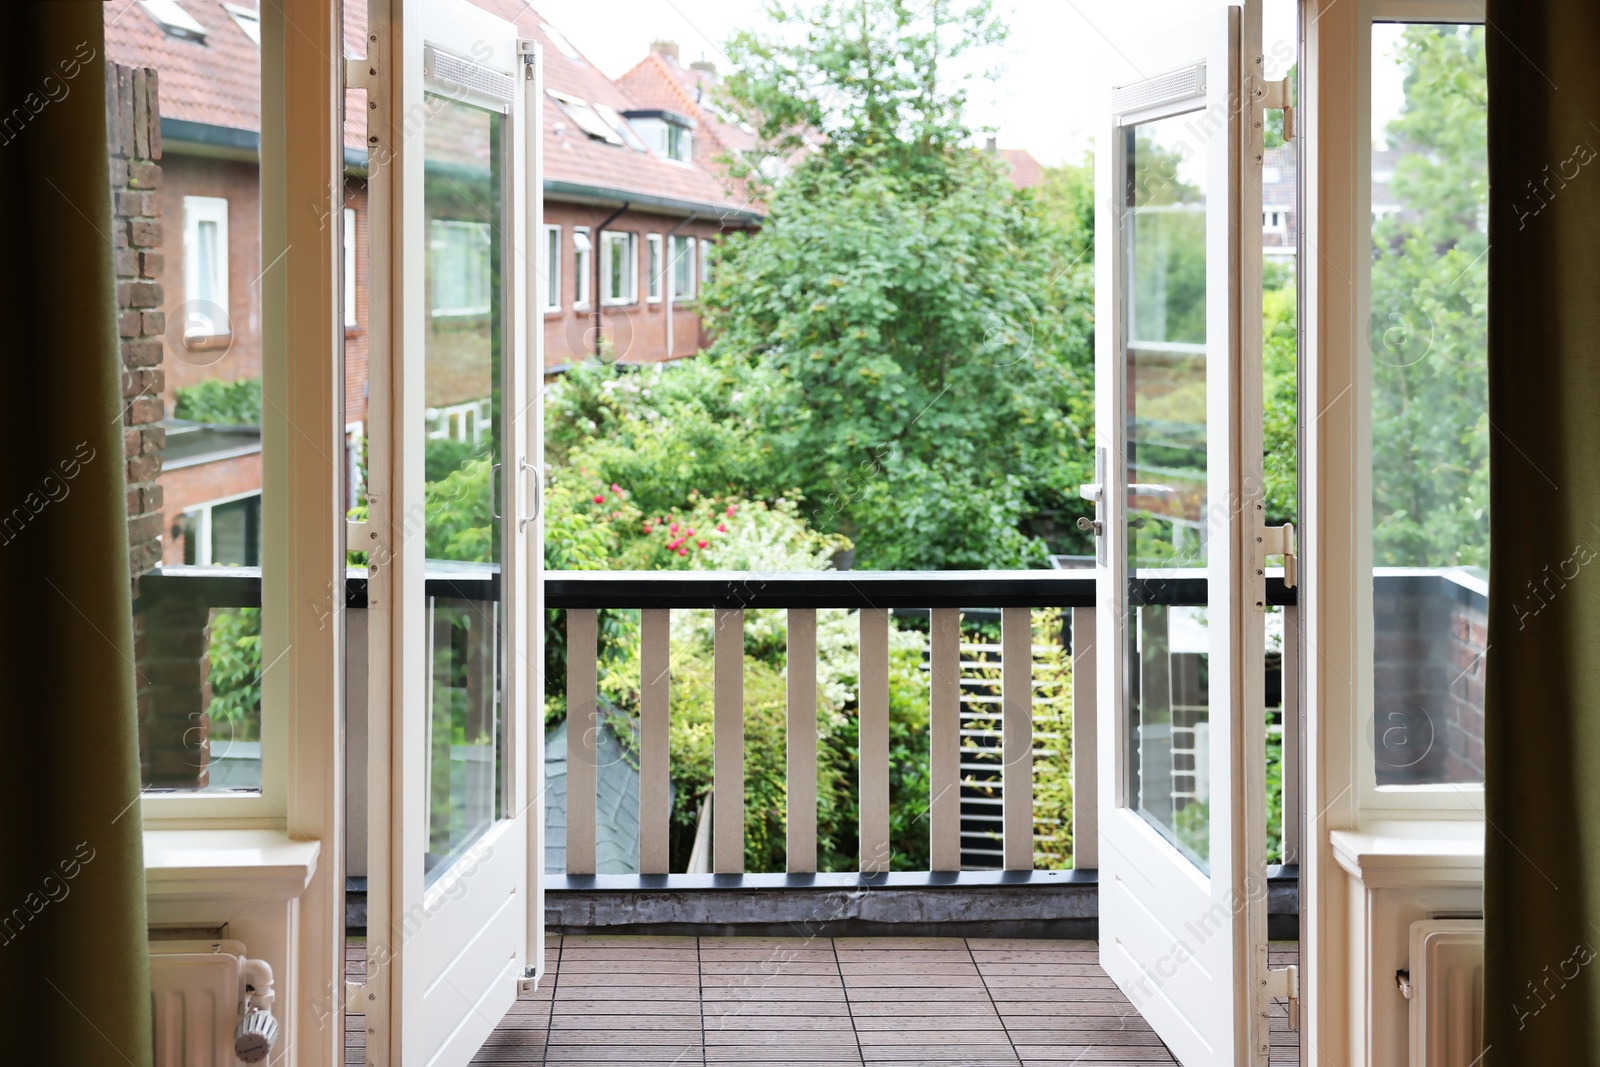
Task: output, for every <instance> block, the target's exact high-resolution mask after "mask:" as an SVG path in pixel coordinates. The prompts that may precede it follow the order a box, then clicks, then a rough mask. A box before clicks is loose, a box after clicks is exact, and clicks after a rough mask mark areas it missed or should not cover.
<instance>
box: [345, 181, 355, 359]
mask: <svg viewBox="0 0 1600 1067" xmlns="http://www.w3.org/2000/svg"><path fill="white" fill-rule="evenodd" d="M343 271H344V326H345V329H347V330H353V329H355V326H356V209H355V208H353V207H347V208H345V209H344V259H343Z"/></svg>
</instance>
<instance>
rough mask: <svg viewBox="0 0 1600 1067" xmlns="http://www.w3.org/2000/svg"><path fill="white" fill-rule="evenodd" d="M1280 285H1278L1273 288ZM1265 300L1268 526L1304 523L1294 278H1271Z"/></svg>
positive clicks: (1264, 371) (1264, 349) (1263, 324)
mask: <svg viewBox="0 0 1600 1067" xmlns="http://www.w3.org/2000/svg"><path fill="white" fill-rule="evenodd" d="M1272 282H1278V283H1279V284H1278V285H1277V286H1273V285H1271V283H1272ZM1268 283H1269V286H1268V288H1267V291H1266V293H1265V295H1264V297H1263V300H1262V320H1263V321H1262V361H1263V366H1262V371H1263V382H1262V391H1263V396H1264V399H1265V401H1266V412H1265V423H1264V426H1263V435H1262V436H1263V441H1262V444H1263V452H1262V457H1261V462H1262V469H1263V472H1264V473H1265V475H1266V497H1267V522H1268V523H1271V524H1274V525H1276V524H1280V523H1285V522H1297V521H1299V514H1300V510H1299V498H1298V493H1299V490H1300V472H1299V464H1298V461H1297V457H1298V455H1299V426H1300V406H1299V405H1300V397H1299V391H1300V390H1299V382H1298V379H1297V362H1298V361H1297V359H1296V355H1295V349H1296V344H1297V342H1296V331H1295V290H1294V284H1293V278H1284V277H1282V276H1281V275H1280V276H1279V277H1269V278H1268Z"/></svg>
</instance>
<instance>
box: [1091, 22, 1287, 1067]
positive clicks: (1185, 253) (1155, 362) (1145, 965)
mask: <svg viewBox="0 0 1600 1067" xmlns="http://www.w3.org/2000/svg"><path fill="white" fill-rule="evenodd" d="M1260 26H1261V14H1260V6H1259V0H1247V3H1246V5H1245V6H1244V7H1236V6H1225V5H1223V4H1218V5H1217V6H1216V7H1215V8H1214V9H1212V10H1209V11H1205V12H1203V13H1202V14H1201V15H1199V16H1198V17H1196V18H1195V19H1194V20H1193V21H1190V22H1186V23H1183V24H1181V25H1176V26H1173V27H1171V28H1170V29H1168V30H1166V31H1165V32H1163V33H1161V34H1160V35H1159V36H1158V37H1155V38H1153V39H1151V40H1148V41H1146V42H1144V43H1142V44H1141V45H1139V46H1138V47H1136V48H1134V49H1131V50H1129V51H1128V52H1127V54H1126V55H1124V56H1122V57H1121V58H1122V59H1124V60H1125V61H1126V64H1127V69H1128V70H1129V73H1128V74H1127V75H1126V76H1124V77H1122V78H1120V79H1119V80H1118V82H1117V83H1116V84H1115V85H1114V86H1113V87H1112V91H1111V112H1112V115H1111V118H1110V122H1109V123H1108V127H1107V133H1108V134H1109V135H1110V136H1109V139H1108V140H1107V141H1104V142H1101V146H1100V149H1099V151H1098V152H1097V153H1096V155H1097V172H1096V181H1097V189H1098V200H1099V206H1098V215H1097V231H1096V232H1097V234H1098V241H1099V249H1098V252H1097V258H1098V263H1097V278H1096V281H1097V285H1096V310H1097V316H1096V318H1097V321H1098V323H1099V329H1098V331H1097V337H1096V342H1097V346H1098V347H1097V351H1096V386H1095V389H1096V397H1095V400H1096V423H1097V434H1098V440H1097V468H1098V470H1097V477H1098V480H1099V486H1097V487H1093V489H1092V490H1091V492H1092V495H1093V496H1094V497H1095V498H1096V499H1097V501H1098V507H1097V516H1096V517H1097V519H1098V521H1099V522H1100V523H1101V524H1102V525H1101V527H1100V530H1101V531H1102V536H1100V537H1099V538H1098V542H1097V561H1096V562H1097V570H1096V576H1097V578H1098V579H1099V580H1098V582H1097V587H1098V608H1099V610H1098V611H1097V613H1096V614H1097V616H1098V618H1099V619H1100V620H1102V621H1101V622H1100V623H1099V626H1100V634H1099V637H1100V639H1099V640H1098V641H1097V657H1098V658H1097V669H1098V678H1099V694H1098V695H1099V701H1098V707H1099V709H1100V710H1099V716H1100V717H1099V737H1100V739H1101V741H1100V761H1101V762H1100V768H1099V780H1100V797H1099V806H1100V960H1101V964H1102V966H1104V968H1105V969H1106V971H1107V972H1108V973H1109V974H1110V975H1111V977H1112V978H1113V979H1114V980H1115V981H1116V983H1117V985H1118V986H1119V987H1120V988H1121V989H1122V990H1123V991H1124V992H1125V993H1126V994H1127V996H1128V997H1129V999H1130V1000H1131V1001H1132V1002H1133V1004H1134V1006H1135V1007H1136V1008H1137V1009H1138V1010H1139V1011H1140V1013H1141V1014H1142V1015H1143V1016H1144V1017H1145V1018H1146V1019H1147V1020H1148V1021H1149V1023H1150V1025H1151V1026H1152V1027H1154V1029H1155V1031H1156V1032H1157V1034H1159V1035H1160V1037H1161V1038H1162V1040H1163V1041H1165V1042H1166V1044H1167V1046H1168V1047H1169V1048H1170V1049H1171V1050H1172V1052H1173V1054H1174V1055H1176V1056H1177V1057H1178V1059H1179V1060H1180V1061H1181V1062H1182V1063H1183V1064H1185V1067H1220V1065H1223V1064H1229V1065H1231V1064H1244V1063H1261V1064H1263V1065H1264V1064H1265V1063H1266V1062H1267V1027H1266V1012H1267V1005H1268V994H1269V992H1270V991H1272V990H1274V989H1275V988H1276V987H1275V986H1274V985H1269V984H1268V983H1281V982H1283V981H1284V980H1285V979H1284V978H1283V977H1282V976H1271V977H1269V975H1268V973H1267V969H1266V911H1265V909H1266V883H1265V839H1266V829H1265V824H1266V814H1265V782H1264V773H1265V772H1264V765H1263V759H1264V756H1263V753H1264V749H1263V744H1264V736H1265V734H1264V730H1265V728H1264V725H1263V722H1264V714H1263V713H1264V708H1263V695H1262V692H1261V689H1262V678H1263V672H1264V665H1263V653H1264V646H1263V637H1262V632H1263V625H1264V604H1265V599H1266V598H1265V579H1264V577H1263V572H1264V562H1263V556H1262V548H1263V547H1265V546H1264V545H1263V543H1262V541H1261V536H1262V530H1261V522H1262V481H1261V476H1260V465H1261V401H1260V391H1261V384H1260V383H1261V342H1260V328H1261V299H1260V292H1261V236H1260V218H1261V205H1260V173H1261V153H1262V147H1261V134H1262V123H1261V116H1262V108H1261V104H1262V103H1263V102H1264V101H1263V99H1262V92H1261V90H1262V86H1261V84H1260V74H1261V47H1260V40H1261V30H1260ZM1252 322H1253V326H1252ZM1246 754H1252V758H1247V755H1246Z"/></svg>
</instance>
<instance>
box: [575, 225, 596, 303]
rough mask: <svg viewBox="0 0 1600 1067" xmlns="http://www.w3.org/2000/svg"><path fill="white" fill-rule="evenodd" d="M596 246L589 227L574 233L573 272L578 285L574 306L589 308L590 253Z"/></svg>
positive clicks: (579, 228) (578, 228)
mask: <svg viewBox="0 0 1600 1067" xmlns="http://www.w3.org/2000/svg"><path fill="white" fill-rule="evenodd" d="M593 247H594V246H593V245H592V244H591V243H590V241H589V227H587V226H579V227H577V228H576V229H574V230H573V231H572V251H573V255H572V272H573V274H574V275H575V277H574V278H573V281H574V282H575V283H576V285H575V286H574V290H573V293H574V295H573V298H572V306H573V307H579V308H586V307H588V306H589V277H590V275H591V274H592V272H591V271H590V270H589V252H590V250H591V249H592V248H593Z"/></svg>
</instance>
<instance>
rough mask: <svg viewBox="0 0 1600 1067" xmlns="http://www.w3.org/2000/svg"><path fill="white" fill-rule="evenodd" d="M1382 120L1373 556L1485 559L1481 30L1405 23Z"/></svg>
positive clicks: (1414, 560) (1385, 559)
mask: <svg viewBox="0 0 1600 1067" xmlns="http://www.w3.org/2000/svg"><path fill="white" fill-rule="evenodd" d="M1397 58H1398V61H1399V62H1400V64H1401V65H1402V67H1403V68H1404V70H1405V72H1406V75H1405V104H1404V106H1403V107H1402V109H1401V112H1400V115H1399V117H1398V118H1396V119H1395V120H1394V121H1392V122H1391V123H1390V124H1389V129H1388V135H1389V139H1390V143H1391V145H1392V146H1393V147H1395V148H1396V149H1398V150H1399V157H1398V159H1397V161H1396V163H1395V166H1394V177H1393V180H1392V181H1391V182H1390V189H1391V191H1392V193H1393V195H1394V199H1395V200H1396V201H1397V202H1398V203H1399V205H1400V210H1399V211H1398V212H1397V213H1395V214H1393V215H1389V216H1386V217H1384V218H1381V219H1378V220H1376V221H1375V222H1374V224H1373V246H1374V247H1373V264H1372V323H1371V330H1372V335H1371V349H1372V439H1373V449H1372V482H1373V501H1372V520H1373V562H1374V563H1376V564H1378V565H1380V566H1384V565H1388V566H1426V567H1436V566H1451V565H1473V566H1484V565H1486V564H1487V562H1488V547H1489V521H1488V500H1489V463H1488V456H1489V426H1488V415H1487V411H1486V408H1487V402H1488V376H1487V374H1488V372H1487V351H1488V332H1487V309H1488V293H1489V284H1488V283H1489V275H1488V265H1487V262H1486V259H1487V257H1486V256H1485V252H1486V251H1487V249H1488V233H1487V229H1486V221H1487V210H1486V208H1487V204H1488V125H1487V121H1486V115H1487V111H1486V105H1487V87H1488V77H1487V71H1486V68H1485V62H1484V31H1483V28H1482V27H1481V26H1478V27H1455V26H1413V27H1410V28H1408V29H1407V30H1406V31H1405V32H1404V35H1403V36H1402V38H1401V42H1400V44H1399V46H1398V56H1397Z"/></svg>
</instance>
